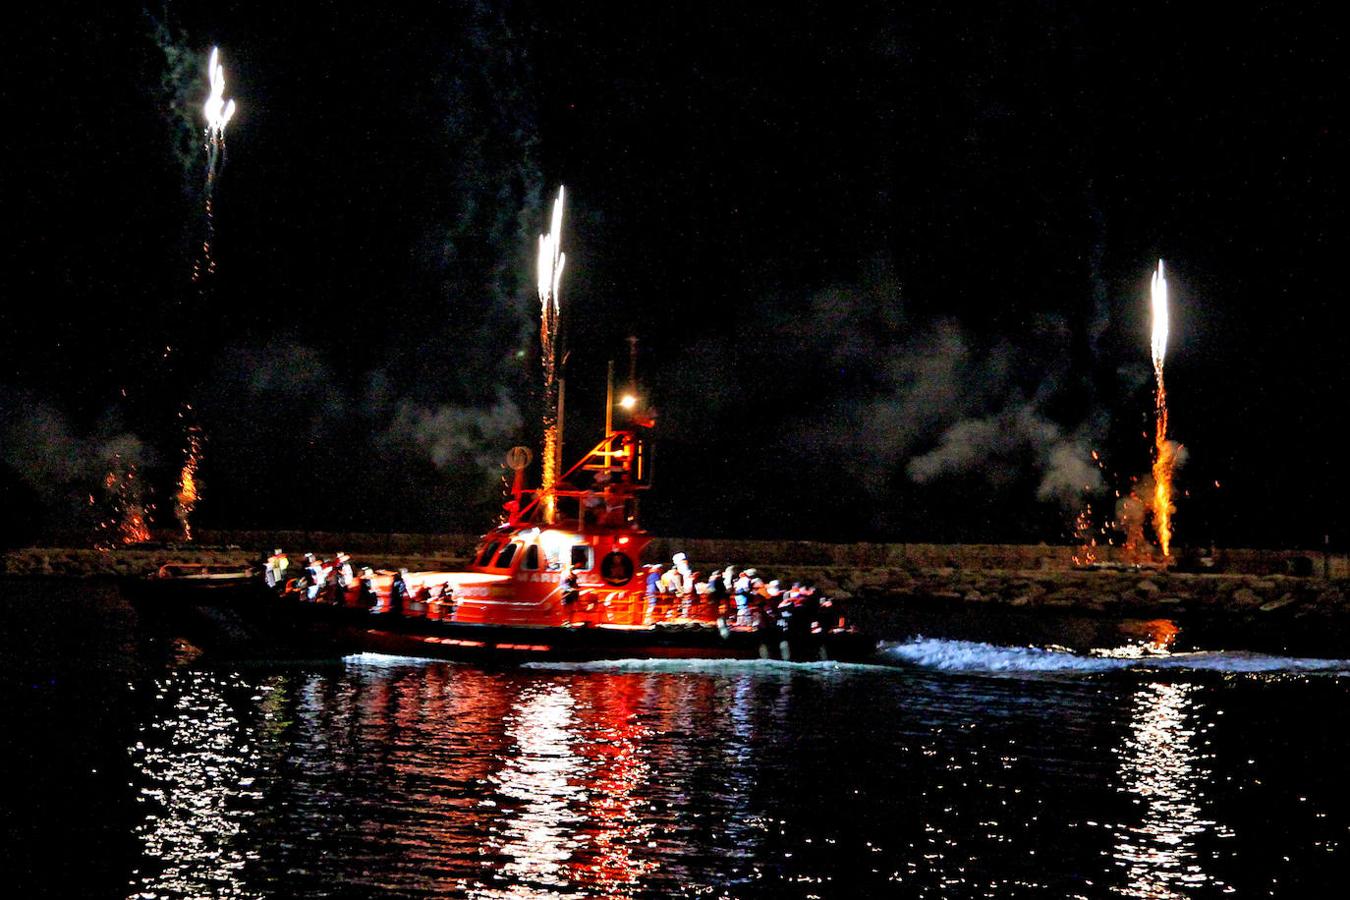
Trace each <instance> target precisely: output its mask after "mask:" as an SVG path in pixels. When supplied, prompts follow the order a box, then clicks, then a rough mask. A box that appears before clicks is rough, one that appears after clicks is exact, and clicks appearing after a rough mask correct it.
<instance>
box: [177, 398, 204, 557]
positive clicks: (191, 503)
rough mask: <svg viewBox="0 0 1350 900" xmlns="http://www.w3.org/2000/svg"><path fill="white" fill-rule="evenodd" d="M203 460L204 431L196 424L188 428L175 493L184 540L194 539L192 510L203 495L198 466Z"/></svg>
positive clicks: (179, 523) (178, 518)
mask: <svg viewBox="0 0 1350 900" xmlns="http://www.w3.org/2000/svg"><path fill="white" fill-rule="evenodd" d="M201 462H202V432H201V429H200V428H198V427H197V426H196V425H190V426H188V429H187V445H186V446H185V447H184V448H183V468H182V470H181V471H180V473H179V476H178V492H177V493H176V494H175V495H174V509H173V514H174V518H176V519H177V520H178V525H179V527H180V528H181V529H182V531H183V540H185V541H190V540H192V522H191V519H192V511H193V509H195V508H196V506H197V501H198V500H199V499H200V497H201V493H200V490H199V485H198V484H197V467H198V466H200V465H201Z"/></svg>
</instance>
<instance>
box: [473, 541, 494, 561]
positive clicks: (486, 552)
mask: <svg viewBox="0 0 1350 900" xmlns="http://www.w3.org/2000/svg"><path fill="white" fill-rule="evenodd" d="M499 546H500V545H499V544H498V543H497V542H496V541H488V542H487V543H486V544H484V545H483V549H482V550H481V551H479V553H478V558H477V559H475V560H474V561H473V564H474V565H475V566H486V565H487V564H488V563H490V562H491V561H492V554H494V553H496V552H497V547H499Z"/></svg>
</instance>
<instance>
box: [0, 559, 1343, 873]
mask: <svg viewBox="0 0 1350 900" xmlns="http://www.w3.org/2000/svg"><path fill="white" fill-rule="evenodd" d="M21 587H22V589H23V590H25V591H27V593H26V594H24V599H15V600H14V603H13V604H12V605H13V607H14V608H16V609H21V610H22V609H26V611H27V613H28V614H27V615H25V616H23V617H21V618H22V622H23V624H22V625H21V626H20V625H15V626H14V627H11V628H9V629H7V630H6V632H5V636H4V644H3V648H2V649H3V651H4V657H3V659H4V663H3V669H2V671H3V673H4V677H5V685H6V694H7V696H8V697H10V698H11V701H12V702H11V703H8V704H7V706H6V716H5V718H7V719H8V722H7V723H6V724H7V726H8V727H7V729H6V733H7V737H6V741H7V743H8V744H9V749H10V750H11V751H14V752H12V753H11V754H10V756H11V758H14V759H16V760H18V765H15V766H11V769H10V776H9V778H8V779H7V782H8V783H7V790H6V794H7V797H6V801H5V804H4V809H5V813H6V814H5V828H6V838H7V840H6V842H5V845H6V848H7V849H6V851H5V857H6V861H7V867H8V868H10V869H11V872H12V873H13V876H14V877H15V878H17V879H18V881H17V882H12V883H17V884H18V885H20V886H21V887H22V888H23V889H24V890H31V892H33V893H46V894H50V895H70V894H72V893H80V894H86V895H100V896H145V897H187V896H222V897H231V896H238V897H250V896H265V897H291V896H302V897H307V896H313V897H322V896H466V897H591V896H595V897H630V896H651V897H656V896H689V897H694V896H714V897H716V896H727V897H834V896H915V897H925V896H927V897H1030V896H1035V897H1071V896H1081V897H1140V898H1165V897H1211V896H1212V897H1219V896H1229V895H1232V894H1234V893H1236V894H1237V895H1239V896H1255V895H1260V896H1270V895H1275V896H1309V895H1317V894H1320V893H1324V892H1325V891H1328V890H1330V889H1333V888H1338V886H1339V884H1340V881H1341V875H1342V874H1343V872H1344V870H1345V866H1344V862H1343V859H1344V855H1345V848H1344V842H1345V840H1346V838H1347V829H1348V828H1350V810H1348V809H1347V806H1346V803H1345V800H1346V797H1347V785H1348V784H1350V774H1348V773H1347V767H1346V766H1345V764H1344V752H1345V741H1344V738H1343V737H1342V736H1341V734H1340V732H1339V724H1340V722H1342V721H1343V720H1344V718H1345V715H1346V712H1347V710H1348V709H1350V677H1347V675H1346V674H1345V673H1346V672H1347V671H1350V663H1347V662H1344V661H1338V660H1325V659H1306V658H1295V657H1284V656H1269V655H1262V654H1258V653H1253V652H1244V651H1232V650H1224V649H1221V648H1188V649H1187V650H1186V652H1183V653H1176V652H1171V651H1170V650H1169V651H1167V652H1164V653H1162V654H1161V655H1159V654H1158V652H1157V650H1156V648H1153V647H1151V646H1150V636H1151V635H1152V634H1154V632H1155V631H1156V626H1152V630H1151V628H1150V627H1144V628H1140V627H1139V626H1138V624H1137V623H1135V624H1130V623H1126V624H1125V625H1123V626H1121V627H1118V628H1106V629H1105V631H1104V634H1105V637H1106V638H1107V639H1106V640H1104V641H1099V643H1100V646H1082V645H1078V646H1074V645H1073V644H1072V642H1069V643H1066V644H1065V645H1063V646H1058V645H1055V644H1053V643H1048V642H1046V643H1039V644H1037V645H1034V646H1028V645H1026V644H1020V643H1012V642H1008V641H1006V640H1000V639H1002V638H1006V634H1004V633H1000V634H991V635H989V637H990V638H991V639H990V640H977V639H974V638H976V637H977V635H973V634H969V633H966V634H965V635H964V636H963V637H953V636H944V635H933V636H924V637H921V636H918V635H914V634H892V635H890V637H892V638H893V639H894V640H893V641H891V642H889V643H888V644H887V646H886V649H885V651H884V652H883V653H882V655H881V656H880V658H879V662H881V663H884V664H882V665H867V666H841V665H834V664H823V663H822V664H811V665H806V666H801V665H792V664H786V663H774V662H731V661H727V662H708V661H701V662H688V663H680V662H652V661H645V662H644V661H633V662H618V663H593V664H570V665H535V666H530V667H525V668H512V669H502V670H486V669H482V668H477V667H473V666H465V665H454V664H447V663H440V662H430V661H420V660H408V659H398V658H386V657H370V656H360V657H351V658H349V659H347V660H345V661H343V662H341V663H340V664H326V665H325V664H298V665H288V666H270V667H250V668H236V667H231V666H229V665H220V664H216V665H209V666H208V665H204V664H203V660H201V659H197V660H196V661H193V659H192V656H193V654H192V652H191V650H190V648H186V647H184V646H183V645H182V644H181V643H176V642H175V635H173V634H172V633H170V632H168V631H164V630H162V629H159V628H158V627H157V626H156V625H155V623H151V622H146V621H143V620H140V619H138V618H137V617H136V616H135V614H134V613H133V612H131V611H130V610H129V608H128V607H126V605H125V604H124V603H122V602H121V600H120V597H119V596H118V595H117V593H116V590H115V588H111V587H103V588H100V587H93V588H91V587H88V586H84V585H79V584H73V583H60V582H25V583H22V585H21ZM11 593H15V592H14V591H11ZM16 621H17V620H16ZM995 630H997V629H995ZM1098 630H1100V629H1098ZM1075 634H1078V635H1079V636H1080V637H1081V633H1080V632H1077V631H1074V630H1073V629H1071V628H1070V629H1066V630H1065V634H1064V636H1065V637H1073V636H1074V635H1075ZM1099 637H1101V635H1099V634H1098V633H1097V632H1096V631H1094V634H1093V639H1092V641H1089V643H1093V642H1097V641H1098V639H1099ZM1177 646H1180V644H1179V643H1178V642H1176V641H1174V642H1173V644H1172V647H1177ZM1094 651H1095V652H1094ZM52 847H59V848H64V850H65V851H66V852H67V853H68V855H63V856H62V855H58V856H57V857H55V858H53V857H52V856H51V855H50V854H49V853H45V852H43V851H46V850H49V849H50V848H52Z"/></svg>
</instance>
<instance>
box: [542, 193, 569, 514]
mask: <svg viewBox="0 0 1350 900" xmlns="http://www.w3.org/2000/svg"><path fill="white" fill-rule="evenodd" d="M562 214H563V189H562V188H561V187H559V188H558V199H557V200H555V201H554V203H553V219H552V221H551V223H550V226H549V232H548V234H544V235H540V237H539V304H540V306H541V315H540V318H539V349H540V359H541V362H542V364H543V368H544V458H543V474H542V477H541V481H542V483H541V485H540V487H541V489H542V491H543V492H544V493H543V498H544V499H543V506H544V517H545V520H546V521H548V522H552V521H554V513H555V510H556V504H555V503H554V498H553V495H552V490H553V487H554V484H555V483H556V482H557V479H558V469H559V465H560V460H559V458H558V456H559V442H558V319H559V310H558V290H559V288H560V287H561V286H562V273H563V264H564V263H565V262H566V261H567V257H566V256H565V255H564V254H563V252H562Z"/></svg>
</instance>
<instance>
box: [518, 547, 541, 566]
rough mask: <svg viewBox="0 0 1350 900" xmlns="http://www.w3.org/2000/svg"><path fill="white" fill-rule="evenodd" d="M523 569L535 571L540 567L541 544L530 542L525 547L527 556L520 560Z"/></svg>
mask: <svg viewBox="0 0 1350 900" xmlns="http://www.w3.org/2000/svg"><path fill="white" fill-rule="evenodd" d="M520 567H521V568H522V569H528V570H529V571H531V572H533V571H536V570H537V569H538V568H539V545H538V544H530V545H529V546H528V547H526V548H525V558H524V559H522V560H521V561H520Z"/></svg>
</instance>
